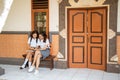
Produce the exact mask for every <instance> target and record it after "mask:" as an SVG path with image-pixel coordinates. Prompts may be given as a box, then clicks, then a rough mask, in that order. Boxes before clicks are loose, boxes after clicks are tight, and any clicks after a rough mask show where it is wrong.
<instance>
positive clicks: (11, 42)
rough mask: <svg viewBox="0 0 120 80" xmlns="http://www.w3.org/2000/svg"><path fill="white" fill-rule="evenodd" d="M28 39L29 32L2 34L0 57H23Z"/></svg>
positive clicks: (0, 35)
mask: <svg viewBox="0 0 120 80" xmlns="http://www.w3.org/2000/svg"><path fill="white" fill-rule="evenodd" d="M27 40H28V35H27V34H0V57H7V58H22V54H24V53H25V52H26V49H27V46H28V45H27Z"/></svg>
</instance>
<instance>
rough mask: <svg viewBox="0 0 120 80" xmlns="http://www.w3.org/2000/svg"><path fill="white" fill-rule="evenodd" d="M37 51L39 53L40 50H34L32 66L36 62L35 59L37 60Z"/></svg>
mask: <svg viewBox="0 0 120 80" xmlns="http://www.w3.org/2000/svg"><path fill="white" fill-rule="evenodd" d="M39 53H40V51H36V52H35V55H34V60H33V63H32V66H35V63H36V60H37V56H38V54H39Z"/></svg>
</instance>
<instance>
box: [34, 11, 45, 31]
mask: <svg viewBox="0 0 120 80" xmlns="http://www.w3.org/2000/svg"><path fill="white" fill-rule="evenodd" d="M34 28H35V30H37V31H38V32H43V31H45V32H46V12H35V13H34Z"/></svg>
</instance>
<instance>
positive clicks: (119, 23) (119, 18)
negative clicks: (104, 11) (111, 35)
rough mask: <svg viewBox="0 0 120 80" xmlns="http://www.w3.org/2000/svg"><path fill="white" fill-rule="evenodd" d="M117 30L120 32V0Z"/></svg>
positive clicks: (119, 1)
mask: <svg viewBox="0 0 120 80" xmlns="http://www.w3.org/2000/svg"><path fill="white" fill-rule="evenodd" d="M117 32H120V0H118V17H117Z"/></svg>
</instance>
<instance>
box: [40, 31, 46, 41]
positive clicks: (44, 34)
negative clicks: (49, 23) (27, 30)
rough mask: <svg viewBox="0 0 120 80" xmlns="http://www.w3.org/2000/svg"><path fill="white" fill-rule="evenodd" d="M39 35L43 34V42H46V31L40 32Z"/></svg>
mask: <svg viewBox="0 0 120 80" xmlns="http://www.w3.org/2000/svg"><path fill="white" fill-rule="evenodd" d="M40 35H42V36H43V38H44V39H43V42H46V39H47V35H46V32H41V33H40Z"/></svg>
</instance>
